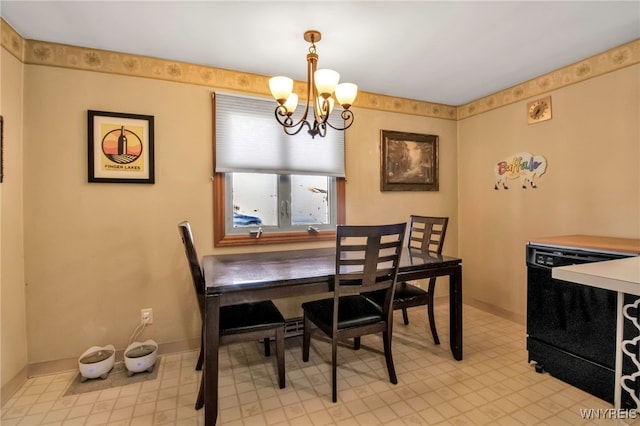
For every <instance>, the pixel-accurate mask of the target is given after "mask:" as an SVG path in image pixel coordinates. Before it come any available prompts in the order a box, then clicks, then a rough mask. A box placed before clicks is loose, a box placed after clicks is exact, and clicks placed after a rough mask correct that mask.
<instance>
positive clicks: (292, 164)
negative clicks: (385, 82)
mask: <svg viewBox="0 0 640 426" xmlns="http://www.w3.org/2000/svg"><path fill="white" fill-rule="evenodd" d="M214 96H215V105H216V116H215V132H216V155H215V157H216V164H215V171H216V172H218V173H228V172H245V173H275V174H307V175H322V176H335V177H344V176H345V173H344V131H338V130H334V129H332V128H328V129H327V135H326V137H324V138H323V137H320V136H316V137H315V139H312V138H311V136H310V135H309V134H308V133H307V129H306V127H305V128H304V129H303V130H301V131H300V133H298V134H297V135H294V136H290V135H287V134H285V133H284V130H283V129H282V126H281V125H280V124H278V122H277V121H276V119H275V116H274V110H275V108H276V102H275V101H273V100H266V99H260V98H250V97H244V96H237V95H230V94H226V93H215V95H214ZM302 108H303V105H299V106H298V109H299V110H302ZM299 115H301V113H300V112H299V111H296V114H294V117H296V116H297V117H299ZM329 120H330V121H331V122H332V123H336V125H337V126H340V127H342V126H344V124H343V120H342V118H341V117H340V111H337V110H334V111H333V112H332V113H331V116H330V117H329Z"/></svg>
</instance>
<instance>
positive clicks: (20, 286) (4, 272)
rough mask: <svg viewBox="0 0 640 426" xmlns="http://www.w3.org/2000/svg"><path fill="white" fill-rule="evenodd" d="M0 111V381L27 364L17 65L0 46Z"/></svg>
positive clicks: (20, 87) (20, 73)
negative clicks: (0, 128)
mask: <svg viewBox="0 0 640 426" xmlns="http://www.w3.org/2000/svg"><path fill="white" fill-rule="evenodd" d="M0 90H1V92H0V94H1V96H0V111H1V113H2V116H3V118H4V138H3V139H4V142H3V145H4V147H3V162H4V180H3V183H2V184H0V265H1V266H0V336H1V337H0V360H1V367H0V379H1V385H2V387H3V389H4V387H5V385H6V384H7V383H8V382H9V381H11V379H13V378H14V377H16V376H17V375H18V374H19V373H21V372H23V373H24V371H23V370H24V368H25V366H26V365H27V361H28V358H27V328H26V316H25V315H26V314H25V311H26V301H25V290H24V265H25V262H24V243H23V241H24V235H23V216H24V211H23V189H22V173H23V171H22V125H23V124H22V123H23V121H22V117H23V94H22V90H23V65H22V63H21V62H20V61H18V60H17V59H16V58H15V57H14V56H12V55H11V54H9V53H8V52H7V51H6V50H5V49H0Z"/></svg>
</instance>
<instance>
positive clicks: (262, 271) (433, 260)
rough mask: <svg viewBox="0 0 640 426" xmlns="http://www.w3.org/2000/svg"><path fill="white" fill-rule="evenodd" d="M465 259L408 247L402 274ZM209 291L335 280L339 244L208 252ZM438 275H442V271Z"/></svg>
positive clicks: (402, 276) (401, 276)
mask: <svg viewBox="0 0 640 426" xmlns="http://www.w3.org/2000/svg"><path fill="white" fill-rule="evenodd" d="M461 262H462V260H461V259H458V258H455V257H449V256H438V255H434V254H425V253H422V252H421V251H419V250H413V249H412V250H409V249H408V248H406V247H405V248H404V249H403V252H402V255H401V258H400V270H399V278H398V280H401V279H410V278H409V276H410V275H412V274H413V273H418V274H419V275H420V276H423V275H424V274H425V271H428V270H429V269H434V270H435V269H440V270H441V269H442V268H447V267H456V266H457V265H459V264H460V263H461ZM203 268H204V273H205V277H206V283H207V294H221V293H226V292H234V291H242V290H248V289H250V288H252V287H264V286H266V285H271V286H287V285H296V284H305V283H315V282H328V281H332V280H333V276H334V274H335V248H333V247H328V248H315V249H303V250H290V251H272V252H259V253H240V254H224V255H208V256H205V257H204V258H203ZM437 275H442V274H441V273H438V274H437Z"/></svg>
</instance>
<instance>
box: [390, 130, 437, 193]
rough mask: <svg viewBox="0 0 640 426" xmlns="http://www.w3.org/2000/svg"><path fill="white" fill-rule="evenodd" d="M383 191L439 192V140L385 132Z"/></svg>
mask: <svg viewBox="0 0 640 426" xmlns="http://www.w3.org/2000/svg"><path fill="white" fill-rule="evenodd" d="M380 154H381V164H380V190H381V191H438V190H439V185H438V136H436V135H424V134H420V133H406V132H396V131H391V130H382V134H381V140H380Z"/></svg>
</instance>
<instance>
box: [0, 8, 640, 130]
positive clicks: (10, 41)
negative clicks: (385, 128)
mask: <svg viewBox="0 0 640 426" xmlns="http://www.w3.org/2000/svg"><path fill="white" fill-rule="evenodd" d="M0 27H1V36H2V38H1V39H2V47H4V48H5V49H7V51H9V52H10V53H11V54H12V55H14V56H15V57H16V58H18V59H19V60H20V61H22V62H23V63H25V64H33V65H47V66H54V67H62V68H70V69H76V70H84V71H95V72H103V73H108V74H119V75H126V76H132V77H141V78H152V79H157V80H165V81H174V82H178V83H185V84H195V85H201V86H207V87H211V88H216V89H226V90H235V91H241V92H247V93H253V94H259V95H265V96H269V95H270V92H269V90H268V79H269V77H266V76H263V75H259V74H251V73H245V72H240V71H232V70H226V69H221V68H215V67H209V66H203V65H197V64H189V63H184V62H178V61H171V60H166V59H159V58H151V57H147V56H138V55H130V54H126V53H119V52H112V51H106V50H99V49H90V48H86V47H79V46H70V45H64V44H57V43H49V42H43V41H38V40H28V39H26V40H25V39H23V38H22V37H21V36H20V35H19V34H18V33H17V32H16V31H15V30H14V29H13V28H12V27H11V26H10V25H9V24H7V23H6V21H4V19H1V18H0ZM637 63H640V39H636V40H634V41H631V42H629V43H626V44H623V45H621V46H618V47H615V48H613V49H610V50H608V51H605V52H602V53H600V54H597V55H594V56H592V57H590V58H587V59H584V60H582V61H579V62H576V63H574V64H571V65H568V66H566V67H563V68H560V69H558V70H555V71H552V72H550V73H547V74H544V75H541V76H539V77H536V78H534V79H531V80H528V81H525V82H523V83H520V84H517V85H515V86H512V87H509V88H507V89H504V90H501V91H499V92H496V93H494V94H491V95H489V96H486V97H483V98H480V99H478V100H475V101H472V102H470V103H467V104H464V105H460V106H452V105H443V104H437V103H431V102H424V101H418V100H413V99H406V98H400V97H394V96H387V95H381V94H376V93H369V92H360V93H359V94H358V98H357V99H356V102H355V104H354V107H358V108H368V109H375V110H380V111H387V112H397V113H402V114H412V115H419V116H424V117H432V118H441V119H446V120H463V119H465V118H469V117H473V116H474V115H478V114H482V113H485V112H488V111H491V110H494V109H497V108H500V107H503V106H506V105H509V104H512V103H515V102H519V101H522V100H525V99H527V98H530V97H533V96H538V95H541V94H543V93H547V92H550V91H552V90H557V89H560V88H562V87H565V86H569V85H571V84H575V83H578V82H581V81H584V80H588V79H590V78H594V77H598V76H600V75H603V74H606V73H609V72H612V71H616V70H618V69H622V68H625V67H628V66H631V65H634V64H637ZM304 84H305V83H304V82H299V81H296V82H295V90H296V91H298V92H299V93H303V92H304Z"/></svg>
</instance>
